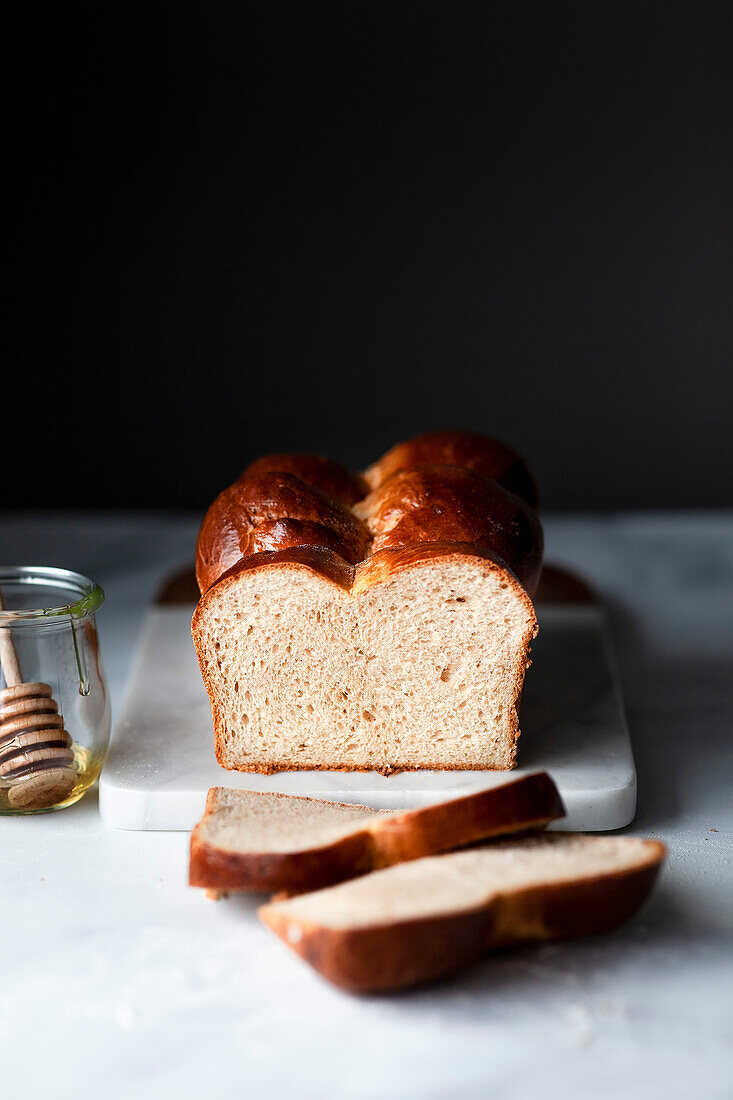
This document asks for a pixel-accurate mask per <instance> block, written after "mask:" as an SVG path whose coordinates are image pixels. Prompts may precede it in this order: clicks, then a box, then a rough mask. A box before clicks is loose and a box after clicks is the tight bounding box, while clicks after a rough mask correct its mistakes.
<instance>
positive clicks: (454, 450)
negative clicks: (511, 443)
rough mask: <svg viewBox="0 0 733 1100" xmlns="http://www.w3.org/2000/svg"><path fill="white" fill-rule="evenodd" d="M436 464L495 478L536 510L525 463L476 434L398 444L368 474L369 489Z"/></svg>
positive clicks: (453, 434) (438, 436)
mask: <svg viewBox="0 0 733 1100" xmlns="http://www.w3.org/2000/svg"><path fill="white" fill-rule="evenodd" d="M436 463H438V464H445V465H449V466H463V467H464V468H465V469H467V470H474V471H475V472H476V473H477V474H483V476H484V477H490V478H493V479H494V481H498V482H499V484H500V485H503V486H504V488H505V489H508V490H509V491H510V492H511V493H514V494H516V496H518V497H521V498H522V499H523V500H526V501H527V503H528V504H530V505H531V506H532V507H533V508H536V507H537V486H536V485H535V483H534V480H533V478H532V475H531V474H530V472H529V470H528V469H527V467H526V465H525V463H524V461H523V459H521V458H520V457H519V455H518V454H517V453H516V451H513V450H512V449H511V447H507V446H506V444H504V443H500V442H499V440H498V439H489V438H488V437H487V436H484V435H477V434H476V433H474V432H428V433H427V434H426V435H419V436H416V438H415V439H409V440H406V441H405V442H404V443H397V444H396V446H394V447H392V448H390V450H389V451H387V452H386V453H385V454H383V455H382V457H381V458H380V459H378V461H377V462H375V463H374V465H373V466H370V467H369V469H368V470H366V471H365V473H364V479H365V481H366V482H367V483H368V485H369V487H370V489H378V488H379V486H380V485H383V484H384V482H385V481H386V480H387V479H388V478H390V477H392V476H393V475H394V474H396V473H397V472H398V471H399V470H405V469H410V468H413V467H415V466H423V465H434V464H436Z"/></svg>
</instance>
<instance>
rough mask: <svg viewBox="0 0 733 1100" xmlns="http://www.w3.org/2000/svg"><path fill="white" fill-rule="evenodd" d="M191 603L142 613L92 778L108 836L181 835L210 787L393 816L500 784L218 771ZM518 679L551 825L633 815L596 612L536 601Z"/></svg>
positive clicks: (611, 668) (630, 763)
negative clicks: (559, 812)
mask: <svg viewBox="0 0 733 1100" xmlns="http://www.w3.org/2000/svg"><path fill="white" fill-rule="evenodd" d="M192 610H193V609H192V607H190V606H188V605H184V606H173V607H170V606H156V607H154V608H152V609H151V610H150V611H149V613H148V617H147V620H146V622H145V626H144V629H143V632H142V637H141V640H140V643H139V648H138V652H137V654H136V657H135V661H134V665H133V670H132V673H131V677H130V682H129V685H128V690H127V697H126V700H125V703H124V706H123V708H122V711H121V713H120V715H119V717H118V720H117V722H116V726H115V730H114V736H113V740H112V746H111V749H110V754H109V757H108V759H107V763H106V765H105V767H104V771H103V773H102V778H101V781H100V809H101V814H102V817H103V819H104V821H105V822H106V823H107V824H108V825H111V826H113V827H114V828H118V829H150V830H155V829H158V830H171V831H176V830H188V829H191V828H192V826H193V825H194V824H195V822H196V821H197V820H198V819H199V817H200V816H201V814H202V812H203V808H204V800H205V797H206V792H207V790H208V788H209V787H213V786H225V787H239V788H243V789H248V790H257V791H278V792H284V793H288V794H305V795H311V796H314V797H321V798H331V799H336V800H337V801H342V802H363V803H365V804H366V805H369V806H374V807H378V808H383V809H402V808H405V807H409V806H419V805H425V804H427V803H429V802H434V801H438V800H441V799H447V798H456V797H458V796H459V795H461V794H463V793H466V792H469V791H471V790H476V789H480V788H482V787H488V786H491V784H494V783H500V782H501V781H502V779H503V777H504V776H505V775H506V773H502V772H475V771H470V772H441V771H426V772H402V773H400V774H398V775H391V776H386V777H385V776H381V775H378V774H376V773H375V772H353V773H342V772H281V773H280V774H278V775H271V776H263V775H253V774H247V773H239V772H228V771H225V770H224V769H223V768H220V767H219V765H218V764H217V762H216V758H215V756H214V748H213V744H214V737H213V730H212V723H211V713H210V710H209V703H208V699H207V696H206V692H205V691H204V687H203V684H202V681H201V676H200V673H199V669H198V664H197V662H196V657H195V654H194V650H193V644H192V642H191V635H190V622H191V614H192ZM538 615H539V619H540V634H539V637H538V638H537V640H536V641H535V644H534V647H533V654H532V656H533V664H532V667H531V668H530V669H529V671H528V673H527V677H526V681H525V689H524V697H523V703H522V714H521V727H522V736H521V737H520V740H519V765H520V767H519V768H518V770H517V772H515V773H514V774H518V773H521V772H522V771H535V770H537V769H546V770H547V771H548V772H550V774H551V775H552V777H553V779H554V780H555V782H556V784H557V786H558V788H559V790H560V793H561V794H562V797H563V799H564V801H565V805H566V808H567V811H568V813H567V817H566V818H565V819H564V820H563V822H562V823H560V824H559V825H558V826H557V827H558V828H563V829H578V830H605V829H617V828H620V827H622V826H623V825H627V824H628V823H629V822H630V821H631V820H632V818H633V816H634V812H635V809H636V772H635V768H634V759H633V755H632V751H631V744H630V741H629V734H628V730H627V727H626V719H625V716H624V711H623V704H622V701H621V695H620V691H619V685H618V680H617V676H616V672H615V664H614V660H613V656H612V653H611V649H610V646H609V639H608V633H607V630H606V625H605V621H604V615H603V610H602V608H601V607H599V606H598V605H595V604H585V605H583V604H578V605H565V606H563V605H559V604H558V605H552V604H549V605H544V606H542V607H541V608H540V609H539V610H538Z"/></svg>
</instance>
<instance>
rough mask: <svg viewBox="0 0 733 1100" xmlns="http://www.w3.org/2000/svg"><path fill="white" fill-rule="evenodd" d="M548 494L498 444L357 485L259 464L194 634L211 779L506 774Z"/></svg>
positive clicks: (229, 500) (212, 564)
mask: <svg viewBox="0 0 733 1100" xmlns="http://www.w3.org/2000/svg"><path fill="white" fill-rule="evenodd" d="M536 503H537V492H536V488H535V485H534V482H533V480H532V478H531V475H530V474H529V471H528V470H527V468H526V466H525V465H524V463H523V462H522V460H521V459H520V458H519V457H518V456H517V455H516V454H515V453H514V452H513V451H511V450H510V449H509V448H508V447H505V446H504V445H503V444H500V443H498V442H496V441H495V440H490V439H485V438H484V437H482V436H477V435H470V434H466V433H455V432H442V433H435V434H432V435H428V436H422V437H420V438H418V439H415V440H412V441H410V442H407V443H401V444H398V445H397V446H396V447H394V448H393V449H392V450H390V451H388V452H387V453H386V454H385V455H384V456H383V457H382V458H381V459H380V460H379V461H378V462H377V463H375V464H374V465H373V466H371V467H370V468H369V469H368V470H367V471H365V473H364V475H363V476H359V475H353V474H350V473H349V472H348V471H347V470H345V469H343V468H342V467H340V466H339V465H338V464H337V463H334V462H332V461H330V460H328V459H323V458H319V457H316V456H312V455H282V454H279V455H270V456H266V457H265V458H262V459H259V460H258V461H257V462H255V463H253V464H252V465H251V466H250V467H249V468H248V469H247V470H245V472H244V474H243V475H242V476H241V477H240V478H239V480H238V481H236V482H235V483H234V484H233V485H232V486H230V487H229V488H228V489H225V490H224V492H223V493H221V494H220V495H219V496H218V497H217V499H216V500H215V501H214V503H213V504H212V505H211V508H210V509H209V511H208V512H207V515H206V517H205V519H204V522H203V524H202V527H201V531H200V534H199V538H198V543H197V548H196V574H197V579H198V583H199V587H200V590H201V593H202V594H201V599H200V600H199V603H198V606H197V608H196V611H195V614H194V617H193V623H192V634H193V639H194V643H195V646H196V651H197V655H198V659H199V664H200V667H201V672H202V675H203V679H204V683H205V685H206V689H207V692H208V694H209V698H210V701H211V708H212V715H213V721H214V732H215V747H216V755H217V759H218V760H219V763H220V764H222V765H223V766H224V767H226V768H230V769H235V770H239V771H257V772H263V773H270V772H275V771H280V770H292V769H340V770H376V771H380V772H382V773H385V774H388V773H389V772H392V771H397V770H406V769H411V770H413V769H419V768H445V769H505V768H510V767H512V766H513V764H514V762H515V753H516V741H517V737H518V735H519V725H518V716H517V712H518V705H519V699H520V696H521V691H522V684H523V680H524V673H525V670H526V668H527V667H528V665H529V649H530V644H531V641H532V639H533V638H534V637H535V635H536V633H537V620H536V617H535V612H534V607H533V604H532V595H533V593H534V591H535V588H536V586H537V582H538V578H539V573H540V569H541V564H542V529H541V526H540V522H539V519H538V516H537V512H536V510H535V506H536Z"/></svg>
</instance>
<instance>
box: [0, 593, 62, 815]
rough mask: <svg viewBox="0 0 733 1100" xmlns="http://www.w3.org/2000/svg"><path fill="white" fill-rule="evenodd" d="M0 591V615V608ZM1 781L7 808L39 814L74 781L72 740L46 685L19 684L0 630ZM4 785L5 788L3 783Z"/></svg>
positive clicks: (13, 656) (8, 641)
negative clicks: (1, 685) (1, 687)
mask: <svg viewBox="0 0 733 1100" xmlns="http://www.w3.org/2000/svg"><path fill="white" fill-rule="evenodd" d="M4 607H5V604H4V603H3V598H2V591H1V590H0V611H1V610H3V609H4ZM0 665H1V666H2V670H3V675H4V676H5V683H6V685H7V687H5V688H4V690H2V691H0V780H4V781H5V783H8V782H9V783H10V786H9V788H6V789H7V798H8V802H9V804H10V805H11V806H12V807H13V808H14V809H18V810H42V809H45V808H47V807H49V806H54V805H56V803H58V802H63V801H64V799H65V798H68V796H69V795H70V794H71V791H72V789H73V787H74V784H75V783H76V781H77V778H78V776H77V774H76V772H75V771H74V767H73V764H74V753H73V751H72V749H71V737H70V736H69V734H68V733H67V732H66V730H65V729H64V720H63V718H62V717H61V715H60V714H59V712H58V710H59V708H58V705H57V703H56V701H55V699H54V698H53V692H52V690H51V688H50V687H49V685H48V684H42V683H38V682H33V683H24V682H23V674H22V672H21V668H20V662H19V661H18V654H17V652H16V649H15V646H14V644H13V639H12V638H11V636H10V631H9V630H7V629H4V628H2V627H0ZM3 785H4V784H3Z"/></svg>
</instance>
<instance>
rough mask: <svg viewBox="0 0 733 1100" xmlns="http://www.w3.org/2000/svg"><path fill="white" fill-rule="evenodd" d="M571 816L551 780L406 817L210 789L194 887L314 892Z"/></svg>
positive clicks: (511, 785)
mask: <svg viewBox="0 0 733 1100" xmlns="http://www.w3.org/2000/svg"><path fill="white" fill-rule="evenodd" d="M564 812H565V811H564V808H563V804H562V801H561V799H560V796H559V794H558V792H557V788H556V787H555V784H554V783H553V782H552V780H551V779H550V777H549V776H548V775H547V774H546V773H545V772H537V773H535V774H533V775H527V776H521V777H516V778H513V779H511V780H509V781H507V782H504V783H501V784H499V785H497V786H495V787H491V788H489V789H488V790H484V791H477V792H475V793H473V794H469V795H465V796H464V797H462V798H456V799H451V800H450V801H449V802H441V803H439V804H437V805H434V806H426V807H423V808H421V809H416V810H407V811H406V812H404V813H385V812H378V811H375V810H370V809H369V808H368V807H366V806H346V805H344V804H343V803H340V802H323V801H320V800H319V799H315V798H299V797H294V796H291V795H282V794H258V793H255V792H254V791H232V790H227V789H225V788H222V787H213V788H212V789H211V790H210V791H209V794H208V797H207V800H206V812H205V813H204V816H203V819H202V820H201V821H200V822H199V824H198V825H197V826H196V828H195V829H194V831H193V833H192V835H191V858H190V872H189V881H190V884H191V886H202V887H205V888H206V889H208V890H209V891H211V892H214V893H220V892H224V893H228V892H230V891H235V890H267V891H273V892H277V891H287V892H289V893H292V892H295V891H302V890H313V889H317V888H319V887H321V886H326V885H330V884H331V883H334V882H340V881H341V880H343V879H349V878H353V877H354V876H356V875H361V874H365V873H366V872H368V871H371V870H374V869H375V868H377V867H386V866H389V865H390V864H393V863H398V862H401V861H403V860H411V859H418V858H420V857H422V856H426V855H432V854H434V853H436V852H443V851H447V850H449V849H451V848H456V847H459V846H461V845H464V844H471V843H474V842H475V841H479V840H485V839H486V838H487V837H491V836H500V835H505V834H507V833H513V832H516V831H518V830H522V829H529V828H536V827H540V826H543V825H546V824H547V823H548V822H550V821H552V820H554V819H555V818H558V817H562V816H563V814H564Z"/></svg>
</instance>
